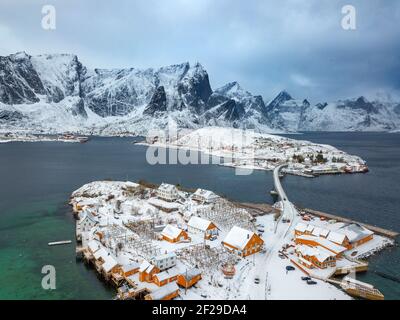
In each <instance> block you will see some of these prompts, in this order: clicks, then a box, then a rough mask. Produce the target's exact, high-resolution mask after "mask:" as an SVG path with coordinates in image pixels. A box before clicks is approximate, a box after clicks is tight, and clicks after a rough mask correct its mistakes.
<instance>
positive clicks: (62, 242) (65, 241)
mask: <svg viewBox="0 0 400 320" xmlns="http://www.w3.org/2000/svg"><path fill="white" fill-rule="evenodd" d="M70 243H72V241H71V240H64V241H54V242H49V243H48V245H49V246H59V245H62V244H70Z"/></svg>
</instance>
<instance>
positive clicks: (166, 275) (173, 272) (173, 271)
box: [154, 267, 180, 282]
mask: <svg viewBox="0 0 400 320" xmlns="http://www.w3.org/2000/svg"><path fill="white" fill-rule="evenodd" d="M179 273H180V272H179V270H178V268H176V267H173V268H170V269H168V270H165V271H163V272H160V273H157V274H156V275H154V276H155V277H157V279H158V281H160V282H161V281H164V280H166V279H170V278H173V277H176V276H177V275H178V274H179Z"/></svg>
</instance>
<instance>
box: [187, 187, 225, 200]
mask: <svg viewBox="0 0 400 320" xmlns="http://www.w3.org/2000/svg"><path fill="white" fill-rule="evenodd" d="M193 195H196V196H199V197H203V198H204V199H206V200H213V199H216V198H219V196H217V195H216V194H215V193H214V192H212V191H210V190H205V189H197V190H196V192H195V193H194V194H193Z"/></svg>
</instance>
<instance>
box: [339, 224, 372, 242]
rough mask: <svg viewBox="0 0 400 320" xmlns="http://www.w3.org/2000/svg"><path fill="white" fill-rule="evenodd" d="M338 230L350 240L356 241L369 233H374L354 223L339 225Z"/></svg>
mask: <svg viewBox="0 0 400 320" xmlns="http://www.w3.org/2000/svg"><path fill="white" fill-rule="evenodd" d="M340 232H341V233H343V234H345V235H346V236H347V238H348V239H349V241H350V242H356V241H359V240H361V239H364V238H366V237H368V236H370V235H371V234H374V232H373V231H371V230H368V229H366V228H364V227H363V226H361V225H359V224H356V223H352V224H349V225H346V226H343V227H341V228H340Z"/></svg>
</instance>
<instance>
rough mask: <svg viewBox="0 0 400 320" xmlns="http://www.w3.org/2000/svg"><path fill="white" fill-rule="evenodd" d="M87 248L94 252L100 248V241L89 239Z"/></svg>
mask: <svg viewBox="0 0 400 320" xmlns="http://www.w3.org/2000/svg"><path fill="white" fill-rule="evenodd" d="M88 248H89V249H90V251H91V252H93V253H94V252H96V251H97V250H99V249H100V243H99V242H98V241H96V240H91V241H89V243H88Z"/></svg>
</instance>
